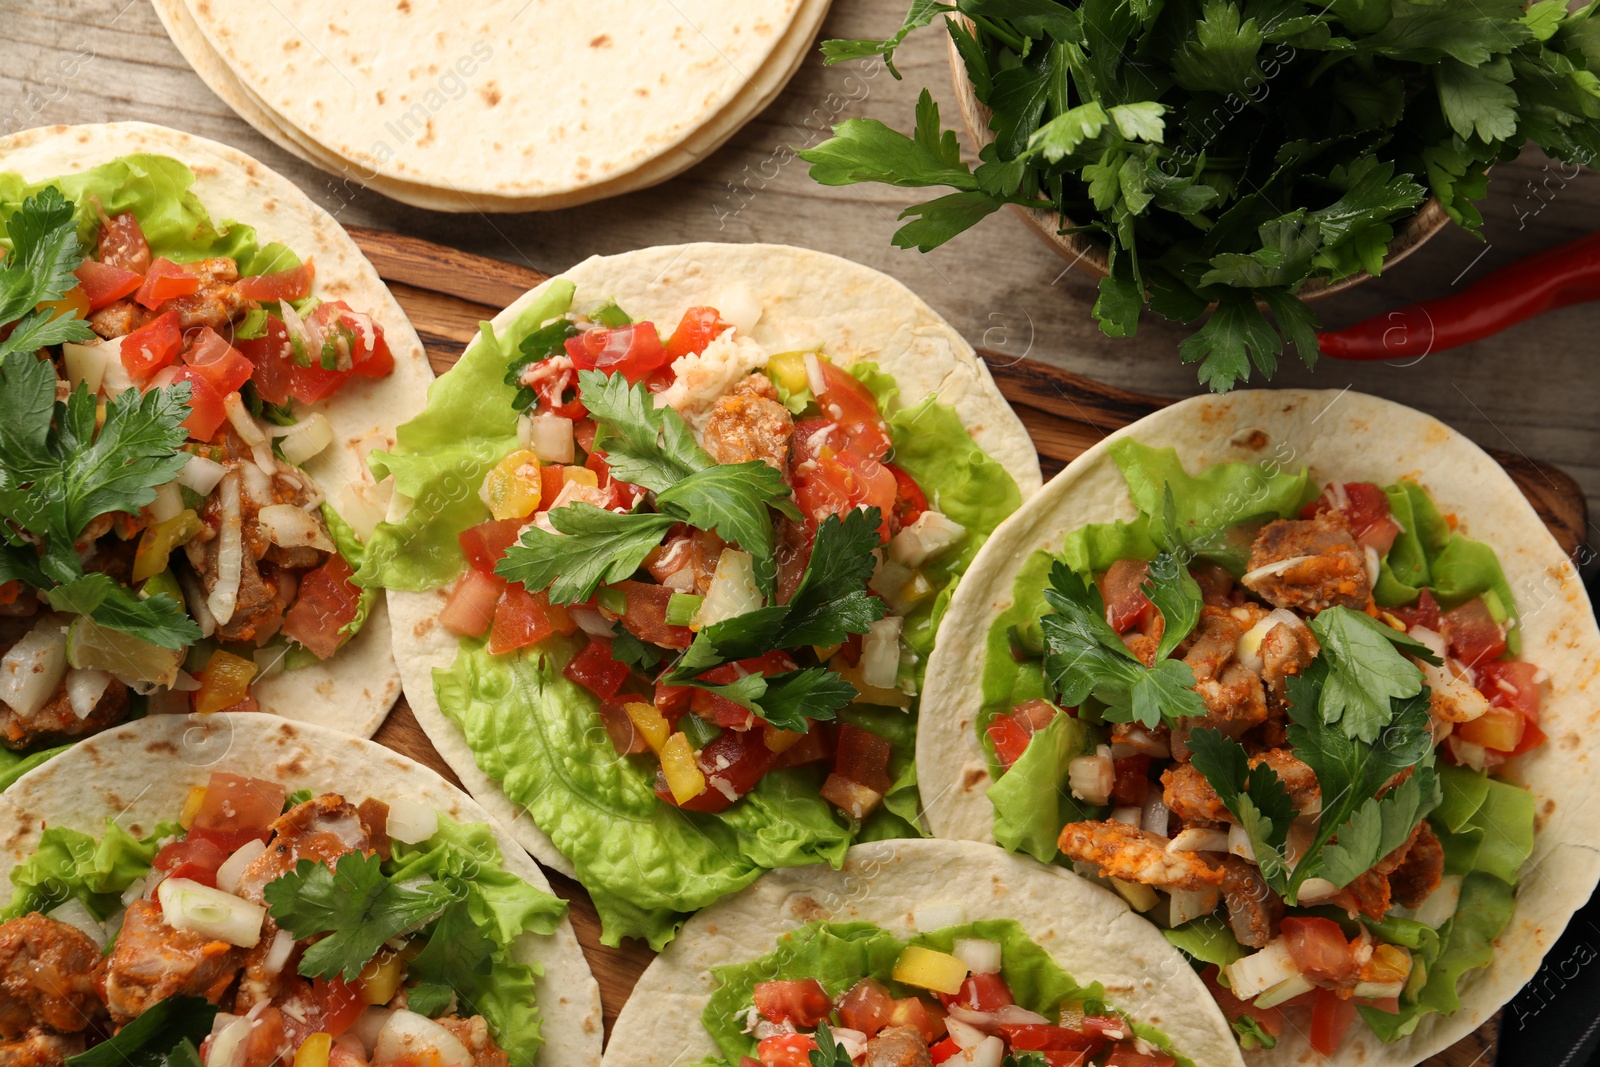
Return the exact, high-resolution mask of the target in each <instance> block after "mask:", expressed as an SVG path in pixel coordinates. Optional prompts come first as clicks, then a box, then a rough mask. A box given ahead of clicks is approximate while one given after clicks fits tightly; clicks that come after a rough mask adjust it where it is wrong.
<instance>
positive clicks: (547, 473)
mask: <svg viewBox="0 0 1600 1067" xmlns="http://www.w3.org/2000/svg"><path fill="white" fill-rule="evenodd" d="M566 469H567V468H566V467H564V466H562V465H561V464H559V463H541V464H539V510H540V511H549V510H550V505H551V504H554V503H555V502H556V497H558V496H560V495H561V490H562V488H564V487H565V486H566V484H567V476H566V475H565V474H563V473H562V471H564V470H566Z"/></svg>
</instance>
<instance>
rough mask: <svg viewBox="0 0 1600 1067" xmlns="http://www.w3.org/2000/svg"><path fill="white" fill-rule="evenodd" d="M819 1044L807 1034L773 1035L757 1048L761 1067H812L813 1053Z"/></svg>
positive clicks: (757, 1056)
mask: <svg viewBox="0 0 1600 1067" xmlns="http://www.w3.org/2000/svg"><path fill="white" fill-rule="evenodd" d="M816 1047H817V1043H816V1042H815V1041H813V1040H812V1039H811V1038H810V1037H809V1036H807V1035H806V1034H773V1035H772V1036H771V1037H764V1038H762V1039H761V1043H760V1044H758V1045H757V1046H756V1058H757V1059H759V1060H760V1061H761V1067H811V1051H812V1050H813V1049H815V1048H816Z"/></svg>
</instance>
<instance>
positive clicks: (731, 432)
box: [364, 283, 1020, 947]
mask: <svg viewBox="0 0 1600 1067" xmlns="http://www.w3.org/2000/svg"><path fill="white" fill-rule="evenodd" d="M558 284H561V285H562V288H559V289H557V288H552V290H551V291H550V292H549V293H547V294H546V295H545V296H544V298H543V300H540V301H538V302H536V303H535V304H534V305H533V306H531V307H530V308H529V309H527V310H526V311H525V312H524V314H523V315H522V317H521V318H520V319H519V321H518V323H517V325H516V327H515V328H514V331H513V333H512V334H511V335H510V336H507V337H505V338H499V339H497V338H495V337H494V336H493V335H492V334H488V335H486V337H485V338H484V339H482V340H481V341H480V342H479V344H478V346H476V349H475V350H474V351H469V353H468V354H467V356H466V357H465V358H464V360H463V363H462V364H461V366H460V367H458V368H457V369H456V370H454V371H452V372H451V373H450V374H449V375H446V376H445V377H444V378H443V379H441V381H440V384H439V386H438V387H436V390H435V392H434V395H433V397H432V402H431V403H430V412H429V413H427V414H424V415H423V416H422V417H421V418H419V419H417V420H414V421H413V422H412V423H411V424H409V425H408V426H407V427H403V428H402V431H401V435H400V440H401V443H402V444H405V443H406V442H407V441H408V439H410V440H416V439H418V438H420V437H421V436H422V435H423V434H424V433H426V434H429V435H433V437H434V439H435V440H437V441H438V444H437V445H436V446H435V448H434V450H433V451H434V457H433V458H429V457H427V455H426V453H424V452H422V450H418V454H417V455H416V456H410V455H396V456H376V457H374V460H373V462H374V463H375V464H377V465H378V467H379V469H382V468H384V467H385V466H387V468H388V469H390V470H392V471H393V472H394V473H395V474H396V476H397V478H398V479H399V482H398V485H399V488H400V490H401V491H402V492H404V493H406V494H407V495H408V496H410V497H412V498H413V499H415V500H417V501H419V504H418V506H417V507H416V508H414V509H413V511H412V513H411V514H410V515H408V516H407V518H406V519H405V520H403V521H401V522H397V523H392V524H386V525H384V526H381V527H380V528H379V531H378V534H377V535H376V537H375V541H374V544H375V546H376V548H375V550H374V552H373V553H372V557H371V558H372V559H373V561H374V563H373V566H374V568H375V573H378V574H381V575H382V578H381V580H382V581H383V584H385V585H388V586H390V587H391V588H393V587H394V586H395V585H396V584H401V585H405V584H407V583H410V586H411V587H419V588H427V587H429V586H430V585H435V586H436V585H438V584H442V582H446V581H448V582H451V583H453V584H452V585H451V586H450V591H449V595H448V601H447V602H446V604H445V606H444V607H443V610H442V612H441V613H440V615H439V617H438V621H439V623H440V624H442V625H443V626H444V627H445V628H446V629H448V631H449V632H450V633H452V634H454V635H457V636H458V637H459V638H460V652H459V655H458V656H457V657H456V659H455V662H454V664H453V665H452V666H450V667H449V668H448V669H441V670H438V671H436V672H435V675H434V687H435V692H436V693H437V695H438V698H439V704H440V706H441V707H442V709H443V712H444V714H445V715H446V716H448V717H449V718H450V719H451V720H453V721H454V722H456V723H457V724H459V725H460V726H461V728H462V730H463V731H464V732H465V734H466V738H467V743H468V744H469V745H470V746H471V749H472V752H473V757H474V758H475V759H476V761H477V763H478V765H479V766H480V767H481V768H482V770H483V771H484V772H486V773H487V774H488V775H489V776H490V777H491V778H493V779H495V780H496V781H499V782H501V783H503V785H504V788H505V789H506V792H507V794H508V795H509V796H510V797H511V799H512V800H513V802H515V803H516V804H518V805H519V806H527V807H528V808H529V809H530V810H531V811H532V813H533V817H534V820H535V822H536V823H537V824H538V825H539V826H540V827H541V828H543V829H544V830H545V831H546V832H547V833H549V834H550V835H551V837H552V838H553V839H554V842H555V845H556V847H557V848H558V849H560V850H561V852H562V853H563V854H564V855H565V856H567V857H568V858H569V859H570V860H571V862H572V863H573V864H574V866H575V867H576V868H577V871H578V875H579V877H580V879H581V880H582V881H583V882H584V883H585V885H586V886H587V887H588V888H589V889H590V890H591V892H593V893H594V894H595V897H596V900H597V902H598V903H599V905H600V908H601V912H602V915H603V916H605V918H606V923H607V937H608V939H610V938H615V937H619V936H623V935H636V936H648V937H649V938H650V939H651V940H652V941H653V942H654V943H656V944H657V945H658V947H659V945H660V944H664V943H665V941H666V940H667V939H669V938H670V937H671V932H672V930H673V929H675V927H676V924H677V922H678V921H680V918H679V913H682V912H687V911H693V910H695V909H697V908H699V907H702V906H704V905H705V904H707V903H710V902H711V901H713V900H715V899H717V898H718V897H720V896H722V895H725V894H726V893H728V892H732V891H733V890H735V889H737V888H739V887H740V886H743V885H745V884H748V883H749V882H750V881H751V880H753V879H754V878H755V877H756V876H757V875H759V874H760V872H761V871H762V870H764V869H767V868H770V867H775V866H790V865H795V864H803V863H809V862H816V861H818V860H829V861H832V862H838V860H839V859H840V858H841V857H842V856H843V853H844V850H845V849H846V848H848V846H849V844H850V843H851V841H852V840H854V839H856V838H857V837H858V836H864V837H884V836H900V835H907V834H913V833H915V830H914V824H915V821H916V818H917V795H916V787H915V768H914V759H913V752H912V738H913V737H914V730H915V707H916V698H917V691H918V686H919V681H920V678H921V675H922V671H923V667H924V665H925V661H926V657H927V655H928V653H929V652H930V651H931V649H932V644H933V635H934V631H935V629H936V628H937V624H938V620H939V617H940V615H941V614H942V612H943V609H944V605H945V603H946V601H947V598H948V590H949V589H950V588H951V587H953V585H954V583H955V580H956V577H957V576H958V575H959V574H960V573H961V571H962V570H963V569H964V568H965V567H966V565H967V563H968V562H970V560H971V558H972V556H973V555H974V554H975V553H976V551H977V549H978V547H979V546H980V545H981V544H982V542H983V540H984V539H985V538H986V537H987V535H988V533H989V532H990V531H991V530H992V529H993V528H994V527H995V526H996V525H998V523H999V521H1000V520H1001V519H1002V518H1004V516H1005V515H1006V514H1008V513H1009V512H1010V511H1012V510H1013V509H1014V508H1015V507H1016V506H1017V504H1018V503H1019V501H1020V494H1019V493H1018V490H1017V488H1016V484H1015V483H1014V482H1013V480H1012V479H1011V477H1010V476H1009V474H1008V473H1007V472H1006V470H1005V469H1004V468H1003V467H1001V466H1000V465H999V464H998V463H997V462H996V461H995V460H993V459H991V458H990V457H989V456H988V455H987V454H985V453H984V452H983V451H982V450H981V449H980V448H979V447H978V446H977V444H976V443H975V442H974V441H973V440H972V438H971V437H970V436H969V435H968V433H967V432H966V430H965V429H964V428H963V425H962V423H961V422H960V420H959V419H958V418H957V416H956V414H955V412H954V411H953V410H952V409H951V408H949V407H946V406H944V405H942V404H940V403H939V402H938V401H937V400H935V399H934V398H932V397H929V398H927V399H925V400H922V401H921V402H919V403H916V404H914V405H910V406H902V405H901V403H900V399H899V397H898V390H897V388H896V386H895V383H894V380H893V379H892V378H891V377H890V376H889V375H887V374H885V373H883V372H882V371H880V370H879V369H878V367H877V366H876V365H875V364H873V363H870V362H857V363H855V364H853V365H851V366H849V367H846V366H843V365H840V364H839V363H836V362H834V361H833V360H832V359H830V358H829V356H828V355H827V354H826V353H824V352H821V351H804V352H800V351H793V352H779V353H769V352H768V351H767V350H766V349H765V348H764V347H763V346H762V345H761V344H760V343H758V342H757V341H756V340H755V339H754V338H753V337H752V336H750V333H749V330H748V325H747V327H746V328H740V327H739V326H737V325H734V324H733V323H731V322H730V321H729V319H730V318H733V317H735V316H733V315H725V314H724V313H723V312H721V311H719V310H718V309H716V308H713V307H708V306H702V307H691V308H689V309H688V310H687V311H686V312H685V313H684V314H683V315H682V317H681V320H680V321H678V322H676V323H675V324H671V325H670V326H669V325H667V324H659V323H653V322H648V321H638V322H636V321H633V320H632V319H631V318H630V317H629V315H628V313H627V311H626V309H623V308H621V307H618V306H617V305H616V303H615V302H608V303H606V304H604V305H602V306H599V307H589V308H586V309H583V310H577V309H574V308H572V307H571V306H570V304H571V301H572V293H573V288H572V286H571V284H570V283H558ZM746 302H747V303H748V302H750V301H749V300H748V298H747V299H746ZM740 315H743V316H748V315H749V312H748V311H741V312H740ZM751 317H752V318H758V317H759V308H757V309H756V315H754V316H751ZM480 360H481V366H480V365H479V361H480ZM491 375H492V376H493V385H491V386H489V388H499V389H501V390H504V395H505V397H506V407H505V409H504V411H503V415H502V416H500V417H502V418H503V419H504V425H505V428H506V431H507V432H506V434H505V436H504V437H503V438H500V439H497V440H495V441H487V442H483V443H482V444H483V447H482V448H479V449H477V450H476V451H474V452H472V453H471V457H470V462H471V463H473V464H475V465H476V466H474V467H472V468H471V469H473V470H475V471H479V472H481V474H479V475H478V476H477V477H478V478H479V479H480V480H478V481H471V480H470V479H469V484H470V485H471V486H472V487H473V488H475V489H477V493H476V494H475V495H474V496H472V497H471V498H469V499H468V501H467V506H466V507H461V506H460V505H451V506H452V507H455V508H457V511H456V512H455V515H454V519H453V521H454V522H456V523H457V524H458V525H457V526H456V527H455V529H456V530H457V531H458V534H457V536H454V537H451V538H450V540H452V541H455V542H456V543H455V544H449V543H448V542H447V541H444V538H443V536H440V535H439V534H431V533H429V530H430V527H429V526H428V525H427V524H428V523H429V522H433V523H434V525H435V526H442V525H443V524H442V523H441V522H439V521H438V520H437V519H436V518H429V517H428V516H430V515H431V516H439V515H441V514H443V513H442V512H441V511H440V510H433V511H430V510H428V509H427V508H426V507H425V505H427V504H428V503H429V502H430V501H431V500H433V499H444V498H445V496H446V494H447V493H448V492H449V485H450V480H451V479H453V478H454V477H455V474H456V472H459V471H460V470H461V469H462V467H463V466H465V465H467V463H468V462H469V460H467V459H466V458H462V459H457V458H455V457H454V455H453V453H452V452H451V449H457V450H460V451H462V452H465V448H466V446H463V445H460V444H456V443H452V442H451V439H450V436H449V435H450V434H451V433H452V432H453V426H447V425H446V423H447V421H448V420H449V415H448V408H449V405H450V404H451V403H453V399H452V397H451V396H450V395H449V394H448V393H446V392H445V390H446V389H447V387H451V386H454V387H456V388H459V389H462V390H469V389H483V388H484V387H485V385H486V382H487V380H489V379H490V376H491ZM502 378H503V383H502V381H501V379H502ZM435 409H436V410H437V412H438V414H435ZM479 424H480V425H482V424H483V423H482V420H480V423H479ZM414 471H416V472H419V473H426V474H427V477H428V479H429V480H427V481H425V482H422V483H420V484H417V485H415V486H413V485H412V484H410V483H409V482H408V478H411V477H413V473H412V472H414ZM462 495H465V494H462ZM472 505H476V507H475V508H474V507H472ZM473 512H475V514H473ZM485 516H486V517H485ZM445 517H446V518H449V517H450V516H445ZM479 519H483V521H478V520H479ZM442 532H443V531H441V533H442ZM427 537H436V538H437V539H438V540H437V542H436V543H437V544H438V548H437V550H436V551H437V557H438V558H439V559H441V560H443V561H444V562H443V563H441V564H439V565H437V566H435V565H434V564H433V563H427V564H426V567H427V568H432V569H431V570H425V569H424V567H420V566H419V564H418V562H417V561H419V560H424V559H425V558H426V555H427V554H426V553H425V552H421V551H419V550H418V548H417V547H416V546H417V545H419V544H421V543H423V540H424V538H427ZM452 557H453V559H452ZM452 564H453V566H452ZM364 573H365V572H364ZM457 574H459V577H457ZM574 765H577V766H580V767H581V770H580V771H579V772H578V773H577V774H571V773H566V772H565V771H563V772H556V771H555V770H554V768H557V767H572V766H574ZM540 768H550V769H551V771H550V773H545V772H543V771H541V770H540ZM619 817H621V818H626V819H627V820H629V829H630V835H629V837H628V841H629V847H630V850H632V851H631V854H630V855H627V856H619V855H617V854H616V850H615V849H614V847H612V845H611V844H610V843H608V838H609V836H610V834H611V833H613V832H615V828H616V819H618V818H619ZM610 840H611V841H614V840H615V838H610Z"/></svg>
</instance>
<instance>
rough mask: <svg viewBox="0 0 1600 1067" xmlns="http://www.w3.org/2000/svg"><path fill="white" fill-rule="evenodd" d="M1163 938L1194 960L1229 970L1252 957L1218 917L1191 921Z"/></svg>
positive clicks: (1175, 928)
mask: <svg viewBox="0 0 1600 1067" xmlns="http://www.w3.org/2000/svg"><path fill="white" fill-rule="evenodd" d="M1161 934H1162V936H1163V937H1165V938H1166V939H1167V940H1168V941H1169V942H1171V943H1172V944H1173V945H1176V946H1177V948H1178V950H1179V951H1180V952H1182V953H1183V954H1184V955H1185V956H1188V957H1189V958H1190V959H1195V960H1199V961H1200V962H1201V963H1215V964H1216V965H1217V966H1218V967H1226V966H1227V965H1228V964H1230V963H1232V962H1233V961H1234V960H1241V959H1244V958H1245V957H1246V956H1248V955H1249V954H1250V950H1249V949H1247V948H1245V947H1244V946H1243V945H1241V944H1239V939H1238V938H1237V937H1235V936H1234V935H1233V930H1232V929H1230V928H1229V926H1228V924H1227V923H1225V922H1223V921H1222V920H1221V919H1220V918H1218V917H1217V916H1215V915H1206V916H1203V917H1201V918H1199V919H1194V920H1191V921H1190V922H1186V923H1184V924H1183V925H1182V926H1174V927H1172V928H1171V929H1169V930H1163V931H1161Z"/></svg>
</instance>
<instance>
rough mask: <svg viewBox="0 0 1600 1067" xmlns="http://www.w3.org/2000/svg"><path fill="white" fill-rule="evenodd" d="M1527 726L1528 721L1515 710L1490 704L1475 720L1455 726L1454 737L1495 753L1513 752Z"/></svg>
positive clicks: (1519, 743)
mask: <svg viewBox="0 0 1600 1067" xmlns="http://www.w3.org/2000/svg"><path fill="white" fill-rule="evenodd" d="M1527 725H1528V720H1527V719H1525V718H1523V716H1522V713H1521V712H1520V711H1518V710H1516V709H1515V708H1508V707H1504V706H1501V705H1497V704H1490V705H1489V710H1487V711H1485V712H1484V713H1483V714H1482V715H1479V716H1478V717H1477V718H1476V719H1473V720H1472V721H1471V722H1463V723H1459V724H1457V726H1456V731H1455V736H1457V737H1459V738H1461V740H1463V741H1469V742H1471V743H1472V744H1474V745H1482V746H1483V747H1484V748H1487V749H1490V750H1492V751H1495V752H1515V751H1516V750H1517V747H1518V746H1519V745H1521V744H1522V735H1523V732H1524V731H1525V730H1526V729H1527Z"/></svg>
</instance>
